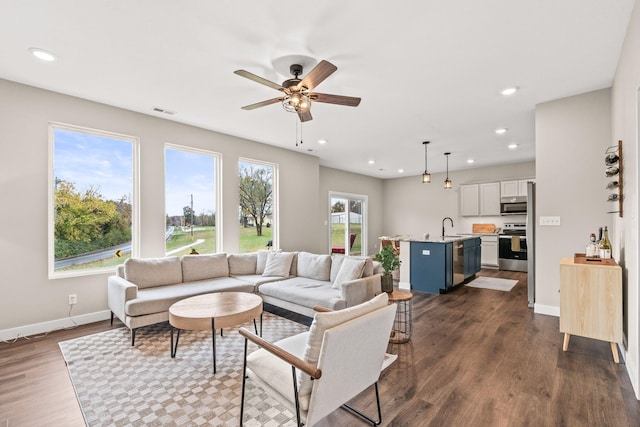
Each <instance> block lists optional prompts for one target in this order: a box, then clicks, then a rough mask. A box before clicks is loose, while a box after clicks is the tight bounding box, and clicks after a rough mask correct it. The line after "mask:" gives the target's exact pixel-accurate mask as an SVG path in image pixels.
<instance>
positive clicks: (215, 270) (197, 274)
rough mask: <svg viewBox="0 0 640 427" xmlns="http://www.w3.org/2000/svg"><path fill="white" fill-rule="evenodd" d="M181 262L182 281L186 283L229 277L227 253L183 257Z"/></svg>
mask: <svg viewBox="0 0 640 427" xmlns="http://www.w3.org/2000/svg"><path fill="white" fill-rule="evenodd" d="M181 261H182V277H183V279H182V280H184V281H185V282H195V281H196V280H206V279H213V278H215V277H228V276H229V264H228V263H227V254H225V253H219V254H211V255H183V256H182V259H181Z"/></svg>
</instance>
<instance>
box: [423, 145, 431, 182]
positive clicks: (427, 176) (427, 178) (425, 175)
mask: <svg viewBox="0 0 640 427" xmlns="http://www.w3.org/2000/svg"><path fill="white" fill-rule="evenodd" d="M422 144H423V145H424V173H423V174H422V183H423V184H430V183H431V174H430V173H429V172H428V171H427V144H429V141H425V142H423V143H422Z"/></svg>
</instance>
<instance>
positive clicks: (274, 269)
mask: <svg viewBox="0 0 640 427" xmlns="http://www.w3.org/2000/svg"><path fill="white" fill-rule="evenodd" d="M292 261H293V253H292V252H269V255H267V264H266V265H265V266H264V271H263V272H262V275H263V276H265V277H274V276H275V277H289V271H290V270H291V262H292Z"/></svg>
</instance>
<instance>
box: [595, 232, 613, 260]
mask: <svg viewBox="0 0 640 427" xmlns="http://www.w3.org/2000/svg"><path fill="white" fill-rule="evenodd" d="M598 252H599V255H600V258H611V242H610V241H609V232H608V231H607V226H606V225H605V227H604V237H602V240H601V241H600V246H599V248H598Z"/></svg>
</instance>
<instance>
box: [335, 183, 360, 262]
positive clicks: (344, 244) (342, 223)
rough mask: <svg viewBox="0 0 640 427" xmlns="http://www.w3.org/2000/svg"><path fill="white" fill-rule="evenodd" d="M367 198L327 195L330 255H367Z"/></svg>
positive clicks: (348, 195)
mask: <svg viewBox="0 0 640 427" xmlns="http://www.w3.org/2000/svg"><path fill="white" fill-rule="evenodd" d="M366 209H367V196H357V195H350V194H340V193H329V224H331V227H330V228H329V242H330V243H331V253H332V254H346V255H367V250H366V249H367V235H366V231H367V227H366V216H367V215H366Z"/></svg>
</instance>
